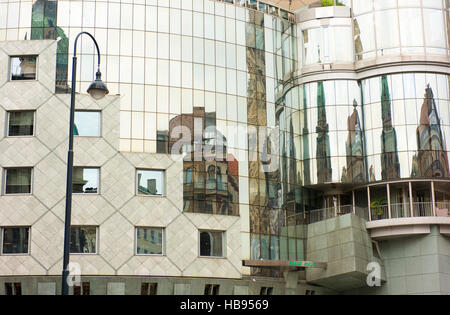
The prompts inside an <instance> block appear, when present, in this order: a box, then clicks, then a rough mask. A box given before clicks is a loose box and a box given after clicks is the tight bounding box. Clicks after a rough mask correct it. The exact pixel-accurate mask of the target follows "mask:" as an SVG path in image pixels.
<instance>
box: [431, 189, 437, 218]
mask: <svg viewBox="0 0 450 315" xmlns="http://www.w3.org/2000/svg"><path fill="white" fill-rule="evenodd" d="M431 203H432V209H433V216H434V217H435V216H436V197H435V195H434V182H433V181H431Z"/></svg>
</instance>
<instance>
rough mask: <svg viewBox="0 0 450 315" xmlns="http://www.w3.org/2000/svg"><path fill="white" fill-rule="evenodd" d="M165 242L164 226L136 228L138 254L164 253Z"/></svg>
mask: <svg viewBox="0 0 450 315" xmlns="http://www.w3.org/2000/svg"><path fill="white" fill-rule="evenodd" d="M149 235H150V237H148V236H149ZM163 242H164V229H163V228H136V254H137V255H163Z"/></svg>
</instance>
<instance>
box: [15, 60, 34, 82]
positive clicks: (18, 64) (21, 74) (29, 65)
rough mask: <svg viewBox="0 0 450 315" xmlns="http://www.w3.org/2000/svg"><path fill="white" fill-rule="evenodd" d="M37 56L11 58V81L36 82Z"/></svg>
mask: <svg viewBox="0 0 450 315" xmlns="http://www.w3.org/2000/svg"><path fill="white" fill-rule="evenodd" d="M36 59H37V58H36V56H19V57H11V80H35V79H36Z"/></svg>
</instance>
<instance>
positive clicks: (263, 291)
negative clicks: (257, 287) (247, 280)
mask: <svg viewBox="0 0 450 315" xmlns="http://www.w3.org/2000/svg"><path fill="white" fill-rule="evenodd" d="M272 292H273V287H261V291H260V295H272Z"/></svg>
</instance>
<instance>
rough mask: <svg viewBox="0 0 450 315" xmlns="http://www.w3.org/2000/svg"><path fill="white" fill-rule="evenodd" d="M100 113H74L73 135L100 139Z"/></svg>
mask: <svg viewBox="0 0 450 315" xmlns="http://www.w3.org/2000/svg"><path fill="white" fill-rule="evenodd" d="M100 117H101V113H100V112H85V111H75V125H74V129H73V134H74V135H75V136H82V137H100Z"/></svg>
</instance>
